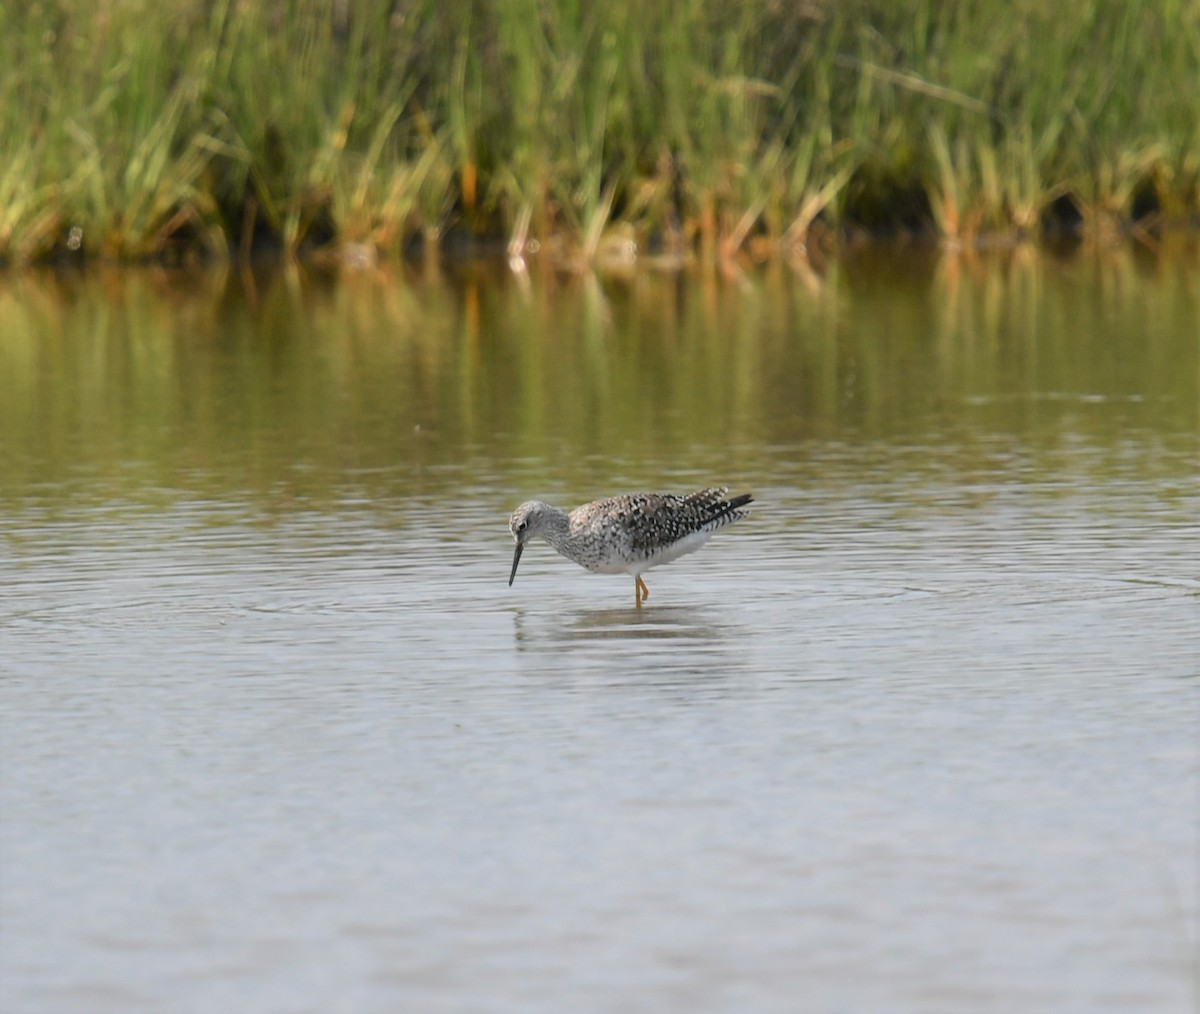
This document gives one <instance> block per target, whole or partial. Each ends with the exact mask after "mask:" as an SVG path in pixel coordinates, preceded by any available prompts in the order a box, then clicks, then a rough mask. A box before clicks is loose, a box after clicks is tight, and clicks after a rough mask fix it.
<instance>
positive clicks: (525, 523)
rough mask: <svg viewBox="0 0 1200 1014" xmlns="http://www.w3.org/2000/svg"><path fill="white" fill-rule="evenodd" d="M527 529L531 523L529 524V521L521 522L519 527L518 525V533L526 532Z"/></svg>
mask: <svg viewBox="0 0 1200 1014" xmlns="http://www.w3.org/2000/svg"><path fill="white" fill-rule="evenodd" d="M527 527H529V522H528V521H522V522H521V523H520V524H519V525H517V531H518V532H523V531H525V529H526V528H527Z"/></svg>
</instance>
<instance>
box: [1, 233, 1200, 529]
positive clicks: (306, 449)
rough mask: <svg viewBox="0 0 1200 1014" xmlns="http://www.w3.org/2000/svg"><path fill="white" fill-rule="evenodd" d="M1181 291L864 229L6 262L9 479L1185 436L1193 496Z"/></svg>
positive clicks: (1188, 294) (1109, 265) (651, 481)
mask: <svg viewBox="0 0 1200 1014" xmlns="http://www.w3.org/2000/svg"><path fill="white" fill-rule="evenodd" d="M1195 300H1196V292H1195V255H1194V252H1193V254H1191V255H1189V254H1187V253H1186V252H1174V253H1168V254H1164V255H1163V256H1162V257H1161V258H1158V259H1155V260H1150V261H1147V260H1144V259H1138V258H1135V257H1133V256H1131V255H1130V254H1128V253H1124V252H1116V251H1114V252H1110V253H1108V254H1105V255H1096V256H1086V257H1085V256H1081V257H1077V258H1075V259H1073V260H1071V261H1065V262H1063V261H1059V260H1057V259H1054V258H1051V257H1049V256H1048V255H1038V254H1036V253H1034V252H1032V251H1030V250H1028V249H1026V250H1023V251H1018V252H1016V253H1011V252H1009V253H1003V252H998V253H993V254H989V255H987V256H986V257H981V256H976V255H969V256H968V255H965V254H962V255H956V256H949V255H947V256H944V257H943V258H941V259H940V260H939V261H937V262H936V263H932V264H927V265H915V264H913V263H912V262H911V259H909V260H908V261H907V262H905V261H899V260H896V259H891V260H887V259H884V258H882V257H873V256H870V257H869V256H865V255H864V256H861V257H858V258H855V259H853V260H844V261H841V262H835V264H834V265H833V266H832V268H831V273H830V274H829V275H827V276H826V277H825V278H824V279H822V280H821V281H820V282H819V283H815V284H813V285H812V287H811V288H804V287H803V286H799V285H797V284H796V282H795V279H794V276H793V274H792V272H791V271H790V270H788V269H787V268H786V267H785V266H782V265H775V266H773V267H772V268H770V269H769V270H765V271H763V272H762V273H761V274H759V275H757V276H756V277H755V278H753V279H752V280H749V281H747V280H743V281H741V282H738V283H732V284H726V283H723V282H721V281H720V280H719V277H717V276H715V274H714V275H705V274H697V275H695V276H692V277H690V279H689V282H688V283H687V284H681V283H680V280H679V279H678V278H675V277H668V276H661V275H656V274H648V273H641V274H638V275H637V276H635V278H634V279H632V280H631V281H628V282H622V281H615V282H608V283H604V284H599V283H597V284H589V283H587V282H585V281H584V280H583V279H581V278H579V277H577V276H573V275H571V276H565V277H563V276H558V275H556V274H555V273H553V272H544V273H543V272H535V273H534V274H533V277H532V278H530V279H529V280H528V286H527V288H526V287H522V286H521V285H519V284H517V282H516V281H515V280H514V279H513V278H512V277H511V276H509V275H508V274H507V273H506V272H504V271H503V270H500V269H497V270H496V271H494V272H492V273H491V274H489V273H488V272H487V271H480V272H470V273H465V274H442V275H425V276H420V277H418V276H417V275H415V274H414V275H409V274H407V273H406V272H404V271H400V270H397V271H395V272H391V273H389V272H387V271H383V272H380V273H379V274H378V275H375V274H355V275H352V276H350V277H349V278H347V279H346V280H344V281H341V282H338V283H327V282H321V281H319V280H317V281H308V282H305V281H304V280H303V275H302V272H300V271H299V270H297V269H291V270H287V271H280V272H277V273H275V274H273V275H269V274H268V275H260V276H259V277H258V278H257V280H256V284H255V286H254V287H252V288H247V287H245V286H244V284H243V280H242V277H241V276H240V275H238V274H237V273H233V272H228V273H226V272H215V273H210V274H203V275H199V276H196V277H185V276H180V275H174V276H172V275H168V274H166V273H163V272H158V271H112V270H103V271H95V272H87V273H82V274H72V273H66V274H59V273H56V274H53V275H38V274H25V275H20V276H16V277H10V278H9V280H8V282H7V283H0V334H2V335H4V340H3V341H2V342H0V432H2V433H4V434H5V439H4V440H2V441H0V500H6V499H9V498H17V499H22V498H25V497H27V496H30V495H35V496H37V495H42V494H41V493H38V492H37V491H39V490H41V491H44V493H45V495H46V496H47V497H48V498H49V500H50V501H53V500H54V499H55V498H56V497H58V496H60V495H61V494H62V491H63V489H64V487H65V489H66V490H68V491H69V490H70V489H72V488H75V486H78V487H79V488H80V489H83V488H86V489H89V490H91V491H92V492H93V493H97V492H99V493H100V494H101V495H103V496H106V497H107V496H111V497H112V498H113V499H117V500H119V499H121V498H123V497H131V498H133V499H134V500H136V501H137V502H158V501H159V499H161V498H164V497H165V498H167V499H170V498H172V497H174V496H176V495H177V494H178V491H181V490H182V491H187V495H188V496H201V497H207V496H211V497H213V498H215V499H218V500H225V499H227V498H228V497H229V496H231V495H245V496H247V497H249V498H251V499H253V500H254V502H255V503H257V504H259V505H260V506H261V508H262V509H263V510H264V511H265V512H267V514H271V513H273V512H280V513H286V514H290V513H293V512H296V511H302V510H305V509H307V508H308V507H310V506H314V505H316V506H319V505H328V504H330V503H335V504H347V503H351V502H358V503H361V504H362V509H364V510H378V509H381V508H383V509H385V510H386V507H387V505H388V504H391V503H395V502H400V501H406V500H410V499H412V498H413V497H417V498H421V497H423V496H429V497H430V498H431V500H432V499H436V498H437V497H438V496H439V494H440V493H441V492H442V491H444V490H445V489H447V488H456V489H461V488H466V489H480V490H486V489H488V488H490V486H491V485H492V484H494V483H495V481H496V478H497V475H498V474H501V475H502V476H503V480H504V483H503V484H504V485H505V486H506V487H507V488H511V489H513V490H520V491H521V493H522V496H520V497H518V499H524V498H525V495H524V494H528V495H529V496H534V495H536V496H540V497H543V498H544V499H547V500H550V501H552V502H557V503H561V504H564V505H573V504H574V503H579V502H583V501H585V500H588V499H591V498H593V497H597V496H601V495H605V494H607V493H612V492H619V491H622V490H629V489H637V488H644V487H647V486H653V487H656V488H657V487H664V488H676V489H686V488H690V487H692V486H698V485H703V484H704V483H708V482H713V481H717V480H722V481H729V482H740V481H742V480H739V476H742V477H745V476H747V475H761V476H771V475H774V474H775V473H776V472H777V470H778V469H779V468H780V467H781V466H786V470H787V472H788V474H789V475H792V476H793V477H796V476H800V477H801V480H800V485H801V486H803V485H804V484H805V483H806V482H807V481H808V479H807V478H803V477H804V476H806V475H811V477H812V478H819V473H820V469H821V464H820V461H821V460H822V459H823V460H828V459H829V456H830V455H831V454H833V455H835V456H836V454H837V453H838V448H839V447H847V448H855V451H854V453H855V454H856V455H858V456H859V457H860V458H861V457H862V456H863V455H867V454H871V455H877V456H878V459H879V461H880V462H881V465H880V470H881V471H884V472H886V471H888V469H889V468H898V467H900V466H899V465H898V464H897V463H898V462H901V461H902V462H904V465H903V467H904V468H905V469H914V468H915V469H918V470H919V469H931V470H933V471H935V472H936V471H937V470H939V469H941V470H944V471H948V472H951V473H954V474H956V475H961V476H963V477H965V479H966V480H967V482H968V483H971V482H972V481H973V480H972V479H971V477H972V475H975V474H978V475H979V477H980V478H979V484H980V487H981V488H984V489H986V488H987V486H988V483H989V482H990V481H991V480H990V479H989V478H988V476H989V475H992V474H994V473H995V470H996V467H997V462H1001V463H1002V462H1003V461H1004V460H1008V459H1011V458H1012V457H1013V456H1014V455H1020V456H1024V457H1026V458H1027V459H1028V461H1029V462H1030V467H1034V468H1035V470H1036V469H1037V468H1040V467H1043V466H1045V467H1046V468H1049V467H1050V465H1051V463H1053V462H1055V461H1058V460H1060V459H1063V460H1069V461H1070V462H1071V467H1074V468H1079V467H1082V468H1096V469H1104V468H1111V469H1114V470H1121V469H1133V470H1135V471H1136V470H1137V469H1141V470H1142V471H1143V472H1144V473H1146V474H1150V473H1154V474H1159V475H1164V476H1165V475H1169V474H1171V470H1172V469H1178V468H1179V467H1181V466H1180V462H1183V461H1185V460H1186V461H1189V462H1191V464H1189V465H1188V469H1189V471H1188V473H1187V475H1186V476H1184V477H1181V481H1180V484H1179V489H1180V494H1179V495H1180V497H1181V498H1184V497H1186V496H1187V495H1189V494H1188V490H1189V489H1190V486H1188V485H1187V483H1186V482H1184V481H1182V480H1183V478H1190V475H1191V469H1192V468H1194V441H1195V434H1196V433H1197V432H1200V420H1198V418H1197V412H1198V411H1200V409H1198V407H1197V406H1198V402H1200V398H1198V397H1197V390H1196V385H1197V379H1198V377H1200V362H1198V358H1197V357H1198V356H1200V348H1198V347H1197V343H1196V341H1195V305H1196V303H1195ZM1073 448H1074V451H1075V452H1078V453H1074V452H1073ZM1081 448H1082V449H1083V450H1082V451H1081V450H1080V449H1081ZM1184 451H1188V452H1192V457H1191V458H1190V459H1188V458H1186V456H1185V455H1184V454H1183V452H1184ZM888 462H890V464H889V463H888ZM1039 462H1040V463H1041V464H1040V465H1039ZM764 481H773V480H770V479H767V480H764ZM1064 481H1069V477H1068V478H1067V479H1065V480H1064ZM513 506H514V504H512V503H508V502H507V501H506V502H504V503H502V504H499V505H497V512H498V513H497V517H498V518H499V519H500V521H502V520H503V518H502V515H503V514H506V513H507V511H508V510H510V509H511V508H512V507H513ZM500 521H498V523H500Z"/></svg>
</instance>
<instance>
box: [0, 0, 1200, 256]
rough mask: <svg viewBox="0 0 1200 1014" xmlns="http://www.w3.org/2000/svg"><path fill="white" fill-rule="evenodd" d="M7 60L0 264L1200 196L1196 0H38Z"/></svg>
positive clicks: (646, 243)
mask: <svg viewBox="0 0 1200 1014" xmlns="http://www.w3.org/2000/svg"><path fill="white" fill-rule="evenodd" d="M0 68H2V69H0V258H3V259H4V260H6V261H8V262H18V263H20V262H28V261H34V260H38V259H45V258H55V257H61V256H95V257H103V258H111V259H118V260H121V259H143V258H153V257H159V258H166V259H180V258H186V257H191V256H195V255H202V256H208V257H214V256H216V257H223V256H227V255H229V254H230V253H233V254H237V253H239V252H241V253H250V252H252V251H258V250H262V249H271V248H277V249H278V250H280V251H282V252H283V253H284V254H285V255H287V256H297V255H301V254H304V253H305V252H308V251H313V250H320V249H323V248H331V249H334V250H337V249H340V248H343V247H351V246H353V247H363V246H366V247H370V248H373V250H374V251H377V252H379V253H381V254H383V255H384V256H389V255H394V254H397V253H399V252H401V251H403V250H404V249H406V248H407V247H408V246H409V245H410V244H411V243H412V242H413V241H414V240H418V239H421V240H424V241H425V242H426V243H438V242H441V241H444V240H445V238H446V237H447V236H448V235H449V236H459V237H470V238H483V239H489V240H504V241H512V243H513V248H514V249H516V248H518V247H519V248H523V249H527V248H528V247H529V244H530V243H531V242H532V241H536V242H537V244H538V245H539V247H540V248H541V249H543V250H550V251H554V252H557V254H558V255H560V256H562V257H564V258H571V259H578V258H582V259H584V260H589V259H595V258H596V257H598V256H599V255H600V253H601V251H602V250H603V249H604V240H605V238H606V237H607V236H609V235H611V234H619V235H621V236H633V237H634V238H636V240H637V242H638V247H639V249H642V250H661V251H662V252H665V253H668V254H671V255H690V254H693V253H696V252H700V253H703V254H706V255H711V256H722V257H729V256H733V255H736V254H738V253H740V252H742V251H746V250H749V251H751V252H753V253H756V254H758V253H761V254H768V255H769V254H770V253H772V252H788V251H794V250H799V249H802V248H803V247H804V244H805V243H806V242H807V241H808V239H809V238H810V236H811V235H812V233H811V229H812V227H813V226H814V225H815V224H819V225H820V226H821V231H822V234H823V235H825V236H835V237H836V236H838V235H842V236H845V235H852V234H866V235H871V236H880V237H890V236H895V235H897V234H906V235H908V234H917V235H921V236H928V237H937V238H941V239H942V240H945V241H948V242H955V243H958V242H965V241H966V242H969V241H974V240H976V239H978V238H981V237H988V238H996V237H1000V238H1004V239H1023V238H1036V237H1038V236H1040V235H1042V234H1043V233H1044V232H1045V231H1046V230H1047V228H1054V227H1060V228H1066V229H1069V230H1072V231H1078V232H1082V233H1084V234H1086V235H1092V236H1096V237H1099V238H1103V237H1108V236H1113V235H1120V234H1123V233H1125V232H1128V231H1129V230H1130V229H1132V228H1137V229H1139V230H1142V231H1144V232H1149V231H1152V230H1153V228H1154V227H1155V226H1157V225H1160V224H1162V223H1164V222H1172V221H1185V222H1192V223H1194V222H1195V221H1196V218H1197V216H1198V215H1200V102H1197V101H1196V99H1195V96H1196V95H1197V94H1200V4H1197V3H1196V2H1195V0H1123V2H1118V0H1107V2H1101V0H1064V2H1063V3H1060V4H1050V5H1047V4H1043V3H1040V2H1034V0H959V2H956V3H951V4H945V3H941V2H939V0H912V2H909V3H904V4H897V3H894V2H893V0H809V2H807V3H786V4H778V3H753V4H747V3H743V2H741V0H656V2H652V3H648V2H645V0H641V2H638V3H634V2H631V0H612V2H609V3H605V4H591V3H588V2H585V0H506V2H504V3H494V2H488V0H440V2H434V0H409V2H406V3H402V4H401V3H395V2H394V0H354V2H352V3H346V4H341V3H329V2H327V0H264V2H261V3H241V2H238V0H180V2H178V3H174V4H158V3H153V2H150V0H98V2H85V0H57V2H38V3H28V4H9V5H4V6H3V7H0Z"/></svg>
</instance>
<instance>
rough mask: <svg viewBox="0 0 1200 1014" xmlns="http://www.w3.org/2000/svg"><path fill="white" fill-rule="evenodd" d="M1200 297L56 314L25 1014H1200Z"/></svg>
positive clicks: (622, 296)
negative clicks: (582, 527)
mask: <svg viewBox="0 0 1200 1014" xmlns="http://www.w3.org/2000/svg"><path fill="white" fill-rule="evenodd" d="M1195 269H1196V261H1195V256H1194V253H1193V252H1188V251H1184V252H1182V253H1177V254H1176V255H1174V256H1173V257H1163V258H1161V259H1157V260H1146V259H1145V258H1142V259H1137V258H1133V257H1130V256H1128V255H1124V254H1121V255H1118V254H1111V255H1108V254H1106V255H1100V256H1090V255H1089V256H1081V257H1079V258H1077V259H1075V260H1070V261H1059V260H1052V259H1047V258H1034V257H1029V256H1021V257H1009V256H1004V257H1000V256H997V257H996V258H993V259H990V260H984V261H972V260H968V261H962V260H951V259H944V260H932V261H929V262H928V263H925V262H914V261H912V260H911V259H910V261H909V262H908V263H897V262H892V261H886V260H878V261H877V260H870V261H865V260H859V261H847V262H843V263H840V264H834V265H832V266H829V267H828V268H827V269H825V270H824V271H822V272H819V273H792V272H789V271H786V270H782V269H773V270H767V271H764V272H763V273H761V274H751V275H747V276H743V277H740V278H737V279H722V278H716V277H707V276H697V277H687V278H684V279H674V278H666V277H658V276H653V275H639V276H637V277H636V278H634V279H631V280H619V279H618V280H608V281H598V280H595V279H562V278H555V277H553V276H541V275H537V274H535V275H534V277H532V278H528V279H522V278H513V277H511V276H509V275H507V274H505V273H504V272H501V271H499V270H493V269H489V268H483V267H480V268H472V269H469V270H467V269H460V270H458V271H451V272H447V273H443V274H429V275H423V276H413V275H408V274H404V273H397V274H383V275H379V276H352V277H349V278H347V279H344V280H342V281H340V282H339V281H331V280H324V281H322V280H319V279H318V280H313V279H305V278H303V277H300V276H298V275H282V276H279V277H275V278H257V279H250V280H249V284H247V281H246V280H242V279H236V278H224V277H220V276H217V277H213V278H208V279H204V280H202V281H201V282H200V283H199V284H197V283H196V282H195V281H194V280H187V281H184V280H179V279H172V278H169V277H165V276H158V275H153V274H140V273H119V274H111V275H105V274H96V275H87V276H82V277H78V278H74V277H67V278H63V277H39V276H24V277H22V278H18V279H8V280H7V281H5V282H4V283H3V285H0V425H3V433H4V434H5V436H4V439H3V441H2V442H0V508H2V509H3V514H4V517H5V523H4V526H3V528H2V529H0V530H2V531H3V538H2V539H0V566H3V569H4V573H5V574H6V580H5V582H4V584H3V585H2V586H0V704H2V705H3V719H2V721H3V726H2V728H0V791H2V795H0V804H2V805H0V902H2V905H0V1009H3V1010H5V1011H21V1012H37V1011H64V1010H72V1011H109V1010H120V1011H129V1012H136V1011H162V1010H173V1011H211V1010H215V1009H229V1010H235V1009H236V1010H264V1011H265V1010H272V1011H278V1010H287V1011H354V1012H360V1011H392V1010H401V1009H403V1010H430V1011H435V1010H447V1011H450V1010H456V1011H457V1010H488V1011H510V1010H511V1011H517V1010H520V1011H543V1010H544V1011H560V1010H572V1009H574V1010H595V1011H608V1010H613V1011H616V1010H628V1009H631V1008H642V1007H645V1008H648V1009H656V1010H763V1011H767V1010H778V1011H793V1010H797V1009H803V1010H830V1011H832V1010H912V1011H963V1010H972V1011H976V1010H978V1011H1011V1010H1016V1009H1020V1010H1046V1011H1051V1010H1053V1011H1062V1010H1080V1011H1083V1010H1087V1011H1100V1010H1121V1011H1147V1012H1150V1011H1154V1012H1162V1011H1190V1010H1194V1009H1195V1006H1196V1004H1197V1002H1200V1001H1198V997H1200V969H1198V966H1197V961H1196V958H1195V954H1196V942H1197V939H1200V934H1198V914H1197V893H1198V883H1197V856H1198V855H1200V842H1198V835H1197V802H1196V800H1197V791H1198V787H1200V779H1198V776H1197V773H1198V771H1200V746H1198V742H1200V740H1198V733H1200V713H1198V705H1197V695H1196V691H1197V682H1198V665H1200V663H1198V657H1200V622H1198V614H1197V604H1198V598H1200V567H1198V566H1197V549H1196V547H1197V545H1198V544H1200V543H1198V542H1197V536H1198V535H1200V523H1198V517H1200V497H1198V495H1197V485H1196V474H1197V473H1196V465H1197V455H1196V448H1197V407H1196V394H1197V391H1196V387H1197V376H1198V370H1200V352H1198V349H1197V341H1196V337H1195V335H1196V329H1195V327H1194V325H1195V323H1196V321H1198V320H1200V283H1198V281H1197V278H1198V277H1200V276H1198V274H1197V272H1196V270H1195ZM711 481H722V482H726V483H728V484H730V485H732V486H735V487H737V488H738V489H739V490H741V489H746V490H749V491H752V492H753V493H754V495H755V497H756V503H755V505H754V511H753V514H752V516H751V517H750V518H749V519H747V520H745V521H743V522H739V523H738V524H737V525H735V526H733V527H731V528H729V529H727V530H723V531H721V532H720V533H718V534H717V535H716V536H715V537H714V538H713V540H712V541H711V543H710V544H709V545H708V546H707V547H706V548H705V549H704V550H703V551H702V552H700V553H699V554H697V555H695V556H690V557H686V558H685V559H683V560H680V561H678V562H676V563H674V564H672V565H670V566H669V567H666V568H663V569H661V570H655V571H652V572H650V573H649V574H648V575H647V583H648V585H649V587H650V591H651V596H650V600H649V602H648V603H647V606H646V608H644V609H642V610H640V611H639V610H636V609H635V608H634V606H633V588H632V580H631V579H629V578H627V577H624V576H620V577H602V576H595V575H590V574H587V573H585V572H583V571H581V570H579V569H578V568H576V567H575V566H574V565H573V564H570V563H569V562H567V561H565V560H562V559H560V558H558V557H556V556H554V554H553V553H552V552H551V551H550V550H549V548H548V547H545V546H544V545H542V544H534V545H532V546H530V547H529V549H528V550H527V551H526V553H525V555H524V557H523V559H522V563H521V570H520V572H519V574H518V577H517V580H516V583H515V584H514V585H513V587H511V588H509V587H507V586H506V581H507V577H508V570H509V567H510V564H511V559H512V543H511V539H510V538H509V536H508V533H507V530H506V524H505V522H506V515H507V512H508V511H509V510H511V508H512V507H513V506H515V505H516V503H518V502H519V501H521V500H524V499H527V498H529V497H533V496H539V497H542V498H545V499H549V500H552V501H555V502H560V503H563V504H565V505H567V504H572V503H576V502H580V501H582V500H584V499H588V498H591V497H593V496H599V495H604V494H608V493H611V492H616V491H619V490H624V489H634V488H642V487H661V488H672V489H682V488H689V487H692V486H698V485H701V484H706V483H708V482H711Z"/></svg>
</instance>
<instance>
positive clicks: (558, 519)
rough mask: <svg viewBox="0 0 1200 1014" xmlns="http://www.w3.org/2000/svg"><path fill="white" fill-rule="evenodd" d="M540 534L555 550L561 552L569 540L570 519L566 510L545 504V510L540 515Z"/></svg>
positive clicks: (568, 543)
mask: <svg viewBox="0 0 1200 1014" xmlns="http://www.w3.org/2000/svg"><path fill="white" fill-rule="evenodd" d="M540 534H541V536H542V538H543V539H545V540H546V541H547V542H548V543H550V545H551V546H553V547H554V549H555V550H557V551H558V552H560V553H561V552H562V551H563V549H564V548H565V547H566V546H568V545H570V542H571V519H570V518H569V517H568V516H567V512H566V511H563V510H559V509H558V508H557V507H550V506H549V505H547V508H546V511H545V513H544V514H543V515H542V523H541V525H540Z"/></svg>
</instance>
